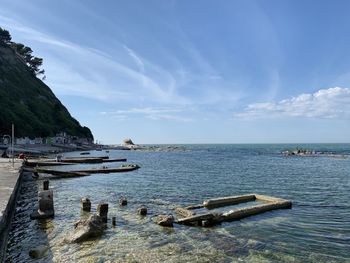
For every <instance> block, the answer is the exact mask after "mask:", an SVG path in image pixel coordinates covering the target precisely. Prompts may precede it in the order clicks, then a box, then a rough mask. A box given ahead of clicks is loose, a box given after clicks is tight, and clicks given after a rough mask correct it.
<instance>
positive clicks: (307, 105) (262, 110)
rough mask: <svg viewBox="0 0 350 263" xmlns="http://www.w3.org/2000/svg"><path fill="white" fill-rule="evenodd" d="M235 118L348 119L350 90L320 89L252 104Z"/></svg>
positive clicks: (337, 88) (349, 113)
mask: <svg viewBox="0 0 350 263" xmlns="http://www.w3.org/2000/svg"><path fill="white" fill-rule="evenodd" d="M234 116H235V117H236V118H244V119H257V118H282V117H298V118H320V119H338V118H350V89H349V88H340V87H335V88H329V89H321V90H319V91H317V92H315V93H311V94H307V93H306V94H301V95H298V96H296V97H292V98H289V99H284V100H281V101H279V102H266V103H253V104H250V105H248V106H247V107H246V108H245V110H244V111H243V112H239V113H236V114H235V115H234Z"/></svg>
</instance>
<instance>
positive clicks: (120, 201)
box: [119, 197, 128, 206]
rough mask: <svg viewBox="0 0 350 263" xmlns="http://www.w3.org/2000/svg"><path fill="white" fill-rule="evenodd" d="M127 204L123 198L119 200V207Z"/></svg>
mask: <svg viewBox="0 0 350 263" xmlns="http://www.w3.org/2000/svg"><path fill="white" fill-rule="evenodd" d="M127 204H128V200H127V199H126V198H125V197H122V198H120V199H119V205H121V206H125V205H127Z"/></svg>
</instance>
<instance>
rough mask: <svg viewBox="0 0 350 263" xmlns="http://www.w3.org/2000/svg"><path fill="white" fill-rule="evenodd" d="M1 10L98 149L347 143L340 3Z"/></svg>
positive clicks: (90, 4)
mask: <svg viewBox="0 0 350 263" xmlns="http://www.w3.org/2000/svg"><path fill="white" fill-rule="evenodd" d="M0 6H1V8H0V27H2V28H5V29H7V30H9V31H10V33H11V35H12V38H13V40H14V41H15V42H20V43H23V44H25V45H27V46H30V47H31V48H32V49H33V51H34V55H35V56H38V57H42V58H43V59H44V63H43V68H44V69H45V72H46V80H45V81H44V82H45V83H46V84H47V85H48V86H49V87H50V88H51V89H52V90H53V91H54V93H55V94H56V96H57V97H58V98H59V99H60V100H61V101H62V103H63V104H64V105H65V106H66V107H67V108H68V110H69V111H70V113H71V114H72V116H74V117H75V118H76V119H77V120H79V122H80V123H81V124H82V125H85V126H88V127H89V128H90V129H91V130H92V132H93V134H94V136H95V139H96V140H98V141H99V142H102V143H106V144H107V143H108V144H119V143H121V142H122V140H123V139H124V138H132V139H133V141H134V142H135V143H305V142H309V143H317V142H330V143H333V142H348V143H349V142H350V48H349V47H350V16H349V11H350V1H346V0H344V1H339V0H332V1H327V0H323V1H318V0H308V1H304V0H292V1H287V0H264V1H262V0H260V1H253V0H240V1H238V0H221V1H214V0H211V1H207V0H191V1H187V0H179V1H172V0H166V1H164V0H158V1H155V0H149V1H141V0H138V1H136V0H128V1H120V0H118V1H112V0H110V1H108V0H104V1H96V0H60V1H45V0H32V1H27V0H0Z"/></svg>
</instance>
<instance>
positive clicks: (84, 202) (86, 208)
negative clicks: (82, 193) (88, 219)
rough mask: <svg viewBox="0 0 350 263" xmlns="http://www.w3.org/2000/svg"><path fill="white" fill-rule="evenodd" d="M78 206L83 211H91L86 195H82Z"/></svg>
mask: <svg viewBox="0 0 350 263" xmlns="http://www.w3.org/2000/svg"><path fill="white" fill-rule="evenodd" d="M80 207H81V209H82V210H83V211H85V212H90V211H91V201H90V199H89V198H87V197H83V198H82V199H81V200H80Z"/></svg>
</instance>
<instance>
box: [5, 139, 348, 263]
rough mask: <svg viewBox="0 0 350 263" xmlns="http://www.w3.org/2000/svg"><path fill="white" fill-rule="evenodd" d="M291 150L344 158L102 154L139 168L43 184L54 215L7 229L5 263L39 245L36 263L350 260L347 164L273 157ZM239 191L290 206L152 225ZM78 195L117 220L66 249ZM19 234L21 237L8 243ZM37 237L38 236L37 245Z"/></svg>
mask: <svg viewBox="0 0 350 263" xmlns="http://www.w3.org/2000/svg"><path fill="white" fill-rule="evenodd" d="M297 146H299V147H303V148H307V149H314V150H318V151H326V150H327V151H334V152H337V153H342V154H348V153H350V145H349V144H345V145H186V149H187V150H188V151H181V152H141V151H110V153H109V155H110V156H111V157H115V158H117V157H126V158H128V163H137V164H139V165H140V166H141V169H139V170H137V171H133V172H129V173H116V174H95V175H91V176H89V177H80V178H74V179H59V180H51V181H50V186H51V187H52V188H53V190H54V200H55V214H56V215H55V218H54V219H53V220H48V221H47V222H46V223H45V224H42V223H41V224H39V223H37V222H36V221H34V222H30V220H29V219H28V218H24V219H21V220H23V221H25V222H26V221H28V222H27V223H26V224H27V225H25V224H24V225H25V227H26V228H27V229H28V231H26V232H25V233H24V231H23V229H22V230H20V228H19V227H18V226H17V227H16V228H13V231H12V233H11V236H12V238H11V239H10V245H9V253H8V261H9V262H28V255H27V252H26V251H28V249H29V247H34V246H35V245H36V244H41V243H40V242H44V241H47V242H49V245H50V253H49V255H48V256H47V257H46V258H45V259H44V261H45V260H46V261H54V262H350V253H349V251H350V220H349V218H350V203H349V200H350V158H345V159H339V158H330V157H317V158H309V157H295V156H294V157H293V156H292V157H284V156H282V155H281V154H280V152H281V151H283V150H287V149H295V148H296V147H297ZM75 154H76V153H72V154H70V155H71V156H74V155H75ZM93 154H94V155H105V152H104V151H103V152H93ZM121 164H123V163H116V164H108V166H119V165H121ZM92 166H94V167H98V166H100V165H98V164H95V165H92ZM32 184H33V185H34V184H36V183H35V182H32ZM38 184H40V185H41V182H38ZM246 193H260V194H266V195H272V196H276V197H282V198H286V199H290V200H292V202H293V208H292V209H287V210H276V211H272V212H267V213H264V214H261V215H257V216H253V217H250V218H246V219H243V220H240V221H236V222H231V223H223V224H222V225H219V226H216V227H213V228H198V227H188V226H179V225H175V227H174V228H173V229H169V228H162V227H159V226H157V225H155V224H154V223H153V222H152V220H151V219H152V216H154V215H156V214H159V213H174V210H173V209H174V208H175V207H176V206H179V205H181V206H186V205H190V204H198V203H201V202H202V201H203V200H204V199H208V198H214V197H220V196H228V195H238V194H246ZM83 196H88V197H90V199H91V201H92V207H93V211H95V209H96V206H97V204H98V203H99V202H102V201H106V202H108V203H109V205H110V207H109V217H110V218H111V217H112V216H116V217H117V226H116V227H112V226H111V221H110V220H109V221H108V228H107V230H106V232H105V233H104V235H103V236H102V237H101V238H100V239H98V240H95V241H88V242H85V243H83V244H73V245H67V244H65V243H64V242H63V241H62V240H63V238H64V237H65V236H66V235H67V233H69V231H71V230H72V229H73V222H74V221H76V220H78V219H79V218H80V217H84V216H87V215H86V214H84V213H81V212H80V202H79V200H80V198H81V197H83ZM121 196H125V197H127V199H128V205H127V206H126V207H119V205H118V200H119V198H120V197H121ZM142 204H145V205H146V206H147V207H148V209H149V212H150V214H149V215H148V216H146V217H140V216H138V215H137V214H136V210H137V208H138V207H139V206H141V205H142ZM28 210H30V209H27V210H26V211H27V213H29V212H28ZM22 213H23V211H22ZM19 216H20V215H19V214H18V213H17V214H16V218H17V221H18V218H19ZM22 218H23V215H22ZM22 228H23V227H22ZM19 231H22V232H21V235H23V236H24V238H23V239H22V240H21V239H18V238H17V239H16V238H13V237H14V236H18V234H19ZM41 235H44V236H45V238H37V237H38V236H41ZM28 241H30V244H28ZM20 249H21V250H23V251H21V252H19V250H20Z"/></svg>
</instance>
